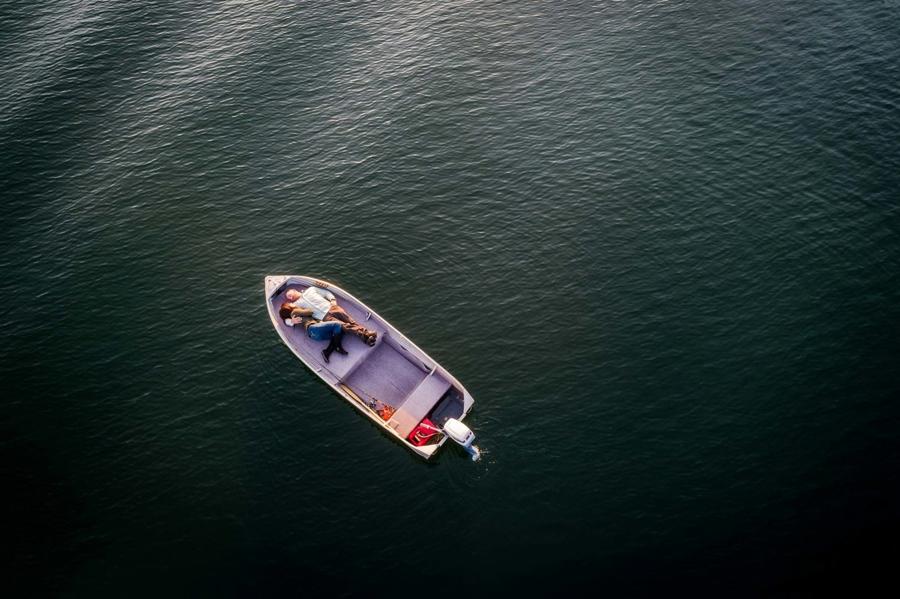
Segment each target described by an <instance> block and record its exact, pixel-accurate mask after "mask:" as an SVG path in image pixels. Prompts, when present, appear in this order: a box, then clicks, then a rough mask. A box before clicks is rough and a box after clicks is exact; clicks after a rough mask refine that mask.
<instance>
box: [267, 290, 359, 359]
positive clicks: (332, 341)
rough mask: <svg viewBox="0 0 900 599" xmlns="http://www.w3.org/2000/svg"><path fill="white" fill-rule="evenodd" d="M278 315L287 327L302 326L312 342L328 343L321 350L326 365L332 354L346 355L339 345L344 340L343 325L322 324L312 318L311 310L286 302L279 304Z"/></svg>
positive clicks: (329, 322) (337, 322) (330, 322)
mask: <svg viewBox="0 0 900 599" xmlns="http://www.w3.org/2000/svg"><path fill="white" fill-rule="evenodd" d="M278 315H279V316H280V317H281V318H282V319H283V320H284V323H285V324H287V325H290V326H296V325H301V326H303V328H304V329H306V336H307V337H309V338H310V339H312V340H313V341H328V347H326V348H325V349H323V350H322V358H324V359H325V363H326V364H327V363H328V362H330V361H331V354H333V353H334V352H337V353H339V354H341V355H344V356H346V355H347V350H345V349H344V346H343V345H341V340H342V339H343V338H344V327H343V323H341V322H339V321H337V320H329V321H324V322H323V321H321V320H318V319H316V318H314V317H313V311H312V310H311V309H309V308H298V307H296V306H293V305H292V304H290V303H288V302H285V303H283V304H281V309H280V310H278Z"/></svg>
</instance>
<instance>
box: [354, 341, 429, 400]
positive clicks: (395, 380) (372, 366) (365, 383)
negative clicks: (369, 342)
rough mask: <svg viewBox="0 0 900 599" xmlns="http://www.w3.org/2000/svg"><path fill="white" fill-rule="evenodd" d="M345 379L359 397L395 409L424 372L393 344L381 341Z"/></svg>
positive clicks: (416, 384) (425, 374)
mask: <svg viewBox="0 0 900 599" xmlns="http://www.w3.org/2000/svg"><path fill="white" fill-rule="evenodd" d="M366 349H368V350H369V354H368V356H366V359H365V360H364V361H362V362H361V363H360V364H359V366H358V367H357V368H356V369H355V370H353V372H352V373H350V376H348V377H347V378H346V379H345V381H344V382H345V383H346V385H347V386H349V387H350V388H351V389H353V390H354V391H355V392H356V393H357V394H359V395H360V396H361V397H362V398H363V399H365V400H370V399H377V400H380V401H382V402H384V403H386V404H388V405H390V406H393V407H395V408H399V407H400V406H401V405H402V404H403V402H404V400H405V399H406V398H407V397H408V396H409V394H410V393H412V391H413V389H415V388H416V387H417V386H418V385H419V383H421V382H422V380H423V379H424V378H425V377H426V376H428V373H427V372H425V371H424V370H422V368H420V367H419V366H417V365H416V364H413V363H412V362H410V361H409V360H407V359H406V357H405V356H404V355H403V354H402V353H401V352H400V350H397V349H396V348H394V347H393V345H391V344H390V343H387V342H382V343H379V344H378V345H376V346H375V347H374V348H366Z"/></svg>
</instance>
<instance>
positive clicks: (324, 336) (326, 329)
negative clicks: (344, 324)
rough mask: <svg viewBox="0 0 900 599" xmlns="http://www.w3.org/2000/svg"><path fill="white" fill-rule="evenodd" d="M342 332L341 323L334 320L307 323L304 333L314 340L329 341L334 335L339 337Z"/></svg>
mask: <svg viewBox="0 0 900 599" xmlns="http://www.w3.org/2000/svg"><path fill="white" fill-rule="evenodd" d="M342 333H343V329H342V328H341V323H339V322H334V321H328V322H317V323H316V324H311V325H309V328H308V329H306V334H307V335H308V336H309V338H310V339H312V340H314V341H330V340H332V339H333V338H335V337H340V336H341V334H342Z"/></svg>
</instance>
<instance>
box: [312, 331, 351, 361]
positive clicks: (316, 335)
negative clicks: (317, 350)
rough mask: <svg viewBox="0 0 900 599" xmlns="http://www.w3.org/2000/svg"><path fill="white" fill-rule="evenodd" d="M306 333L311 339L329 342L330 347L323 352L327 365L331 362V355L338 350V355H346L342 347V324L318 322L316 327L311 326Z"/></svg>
mask: <svg viewBox="0 0 900 599" xmlns="http://www.w3.org/2000/svg"><path fill="white" fill-rule="evenodd" d="M306 332H307V335H309V337H310V339H315V340H317V341H325V340H327V341H328V347H326V348H325V349H323V350H322V357H323V358H324V359H325V362H326V363H328V362H330V361H331V360H330V358H331V354H332V353H334V351H335V350H337V351H338V353H346V351H344V348H343V347H342V346H341V337H342V336H343V334H344V333H343V331H342V330H341V323H339V322H333V321H329V322H317V323H316V324H314V325H310V327H309V328H308V329H307V330H306Z"/></svg>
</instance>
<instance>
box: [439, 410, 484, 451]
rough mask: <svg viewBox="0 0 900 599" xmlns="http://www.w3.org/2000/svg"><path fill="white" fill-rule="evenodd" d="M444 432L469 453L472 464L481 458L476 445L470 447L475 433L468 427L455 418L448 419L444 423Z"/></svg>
mask: <svg viewBox="0 0 900 599" xmlns="http://www.w3.org/2000/svg"><path fill="white" fill-rule="evenodd" d="M444 432H445V433H446V434H447V436H448V437H450V438H451V439H453V440H454V441H456V442H457V443H459V444H460V445H461V446H462V448H463V449H465V450H466V451H467V452H469V455H470V456H472V461H473V462H475V461H478V459H479V458H480V457H481V450H480V449H478V447H477V446H476V445H472V442H473V441H474V440H475V433H473V432H472V430H471V429H470V428H469V427H468V426H466V425H465V424H463V423H462V422H460V421H459V420H457V419H456V418H448V419H447V422H445V423H444Z"/></svg>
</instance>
